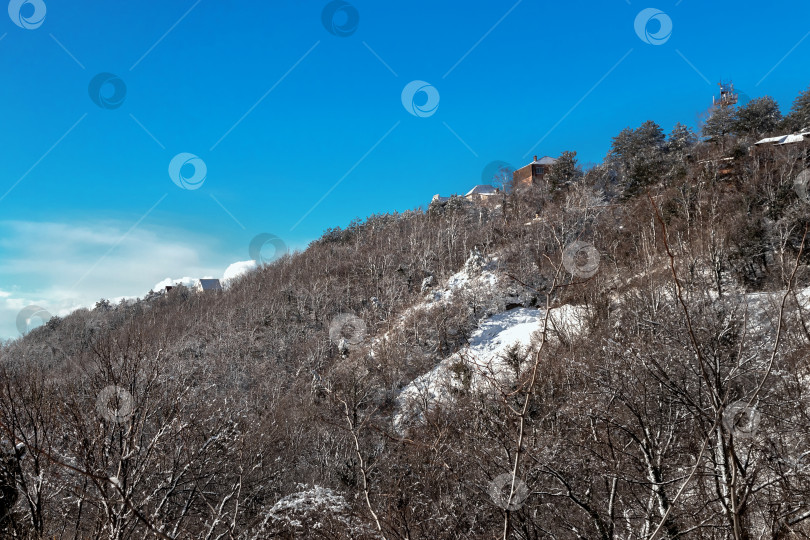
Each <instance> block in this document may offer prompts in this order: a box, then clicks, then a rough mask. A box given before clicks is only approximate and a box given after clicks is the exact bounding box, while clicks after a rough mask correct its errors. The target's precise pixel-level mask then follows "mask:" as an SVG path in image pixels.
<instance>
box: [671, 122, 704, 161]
mask: <svg viewBox="0 0 810 540" xmlns="http://www.w3.org/2000/svg"><path fill="white" fill-rule="evenodd" d="M697 141H698V136H697V135H696V134H695V132H694V131H692V129H691V128H689V127H688V126H685V125H683V124H681V123H680V122H678V123H677V124H675V127H673V128H672V131H671V132H670V134H669V139H668V140H667V152H669V153H670V154H674V155H679V156H680V155H682V154H683V153H684V152H685V151H686V150H688V149H689V148H691V147H693V146H694V145H695V144H696V143H697Z"/></svg>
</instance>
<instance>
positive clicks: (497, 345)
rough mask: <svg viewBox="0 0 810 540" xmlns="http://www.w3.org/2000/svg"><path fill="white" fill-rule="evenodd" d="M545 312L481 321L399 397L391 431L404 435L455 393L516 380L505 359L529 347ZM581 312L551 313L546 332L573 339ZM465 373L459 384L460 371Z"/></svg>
mask: <svg viewBox="0 0 810 540" xmlns="http://www.w3.org/2000/svg"><path fill="white" fill-rule="evenodd" d="M545 316H546V311H545V310H544V309H529V308H517V309H513V310H510V311H506V312H503V313H498V314H496V315H493V316H492V317H489V318H487V319H485V320H483V321H482V322H481V323H480V325H479V327H478V328H477V329H476V330H475V331H473V333H472V335H471V336H470V342H469V345H468V346H467V347H464V348H463V349H462V350H460V351H458V352H457V353H455V354H453V355H451V356H449V357H447V358H445V359H444V360H442V361H441V362H440V363H439V364H438V365H437V366H436V367H435V368H433V369H432V370H431V371H429V372H427V373H425V374H424V375H421V376H419V377H417V378H416V379H415V380H414V381H413V382H411V383H410V384H409V385H408V386H406V387H405V388H404V389H403V390H402V392H401V393H400V394H399V397H398V398H397V412H396V414H395V415H394V428H395V429H396V430H397V431H398V432H403V431H404V430H405V429H406V427H407V425H408V424H409V423H411V422H414V421H416V422H418V421H421V420H422V419H423V418H424V413H425V411H427V410H429V409H430V408H432V407H434V406H436V405H444V404H448V403H449V402H450V400H451V399H452V396H451V391H452V390H453V389H456V390H461V389H463V388H465V387H469V389H470V390H471V391H485V390H487V389H491V388H494V386H495V385H502V384H503V383H505V382H508V380H509V378H510V377H514V368H513V367H512V366H510V365H509V364H508V363H507V362H506V360H505V356H506V352H507V350H508V349H509V348H510V347H513V346H514V345H519V346H520V347H522V348H523V349H524V350H525V349H528V348H529V347H530V345H531V338H532V335H533V334H534V333H535V332H537V331H538V330H541V329H542V327H543V323H544V319H545ZM583 321H584V309H583V308H579V307H575V306H567V305H566V306H562V307H560V308H558V309H555V310H552V312H551V314H550V316H549V331H550V332H552V333H554V332H555V330H554V329H555V328H557V329H558V331H559V332H560V333H565V334H568V335H574V334H577V333H579V332H580V331H581V329H582V323H583ZM460 371H462V372H466V373H467V374H468V377H469V379H468V380H467V381H464V380H463V376H462V377H460V376H459V372H460Z"/></svg>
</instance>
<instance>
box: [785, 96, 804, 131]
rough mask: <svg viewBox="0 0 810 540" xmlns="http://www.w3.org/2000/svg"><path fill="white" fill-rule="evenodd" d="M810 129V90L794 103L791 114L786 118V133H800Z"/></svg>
mask: <svg viewBox="0 0 810 540" xmlns="http://www.w3.org/2000/svg"><path fill="white" fill-rule="evenodd" d="M808 128H810V88H808V89H807V90H805V91H804V92H802V93H801V94H799V95H798V97H796V100H795V101H794V102H793V107H791V109H790V114H789V115H787V116H786V117H785V121H784V122H783V129H784V130H785V131H790V132H793V131H800V130H803V129H808Z"/></svg>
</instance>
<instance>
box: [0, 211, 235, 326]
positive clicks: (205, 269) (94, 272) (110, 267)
mask: <svg viewBox="0 0 810 540" xmlns="http://www.w3.org/2000/svg"><path fill="white" fill-rule="evenodd" d="M129 227H130V225H128V224H118V223H111V222H97V223H91V224H72V223H43V222H23V221H3V222H0V283H2V284H3V290H2V291H0V338H9V337H16V336H17V335H19V334H18V331H17V327H16V319H17V314H18V313H19V312H20V311H21V310H22V309H24V308H25V307H27V306H30V305H37V306H41V307H42V308H44V309H46V310H47V311H48V312H49V313H51V314H54V315H59V316H63V315H66V314H68V313H70V312H71V311H73V310H75V309H76V308H78V307H92V306H94V305H95V303H96V301H98V300H99V299H101V298H110V299H116V300H117V299H121V298H132V297H140V296H143V295H145V294H146V293H147V292H148V291H149V288H150V286H151V285H152V284H153V283H158V282H159V281H160V280H162V279H164V278H165V276H166V275H167V274H168V275H173V274H174V275H190V276H195V277H205V276H217V275H220V272H221V271H222V268H224V267H225V266H226V265H227V264H228V263H229V261H228V260H227V259H226V258H225V257H224V256H223V255H222V254H221V253H219V252H218V251H217V247H218V246H217V244H218V240H217V239H216V238H211V237H204V236H201V235H195V234H192V233H189V232H188V231H184V230H176V229H170V228H161V227H149V226H146V225H141V226H140V227H138V228H137V229H134V230H132V231H129V232H128V229H129Z"/></svg>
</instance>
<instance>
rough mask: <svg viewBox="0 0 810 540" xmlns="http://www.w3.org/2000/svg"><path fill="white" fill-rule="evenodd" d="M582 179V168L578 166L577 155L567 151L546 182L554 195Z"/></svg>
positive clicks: (561, 155)
mask: <svg viewBox="0 0 810 540" xmlns="http://www.w3.org/2000/svg"><path fill="white" fill-rule="evenodd" d="M580 178H582V168H581V167H580V166H579V165H578V164H577V153H576V152H569V151H565V152H563V153H562V154H560V157H559V158H558V159H557V163H555V164H554V166H552V167H551V170H550V171H549V173H548V175H546V180H547V181H548V185H549V190H550V191H551V192H552V193H553V192H555V191H558V190H560V189H562V188H564V187H566V186H568V185H570V184H572V183H573V182H576V181H577V180H578V179H580Z"/></svg>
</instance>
